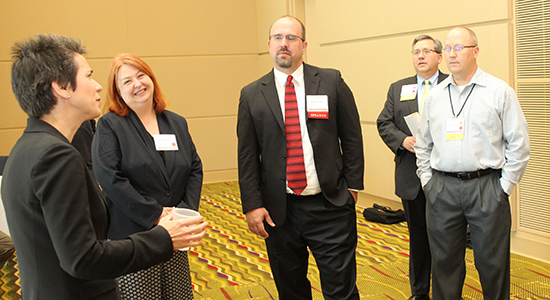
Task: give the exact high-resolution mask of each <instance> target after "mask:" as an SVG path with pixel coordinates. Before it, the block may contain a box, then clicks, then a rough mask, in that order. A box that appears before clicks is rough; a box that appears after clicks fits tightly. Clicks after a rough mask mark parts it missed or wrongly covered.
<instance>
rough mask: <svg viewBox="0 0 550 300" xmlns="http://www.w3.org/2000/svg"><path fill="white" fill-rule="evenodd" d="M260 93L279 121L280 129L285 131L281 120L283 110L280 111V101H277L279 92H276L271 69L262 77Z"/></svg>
mask: <svg viewBox="0 0 550 300" xmlns="http://www.w3.org/2000/svg"><path fill="white" fill-rule="evenodd" d="M262 85H263V87H262V94H263V96H264V99H265V101H266V102H267V105H268V106H269V108H270V109H271V112H272V113H273V116H274V117H275V119H276V120H277V123H279V126H280V127H281V130H282V131H283V132H284V131H285V123H284V120H283V112H282V111H281V103H280V102H279V94H278V93H277V87H276V86H275V85H276V83H275V75H274V74H273V70H272V71H271V72H269V73H268V74H267V75H266V76H264V77H263V78H262Z"/></svg>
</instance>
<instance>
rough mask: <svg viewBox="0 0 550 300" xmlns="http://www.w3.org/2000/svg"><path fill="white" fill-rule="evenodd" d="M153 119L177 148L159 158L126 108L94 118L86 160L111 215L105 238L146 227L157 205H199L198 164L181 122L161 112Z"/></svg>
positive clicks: (154, 218)
mask: <svg viewBox="0 0 550 300" xmlns="http://www.w3.org/2000/svg"><path fill="white" fill-rule="evenodd" d="M157 122H158V124H159V130H160V133H162V134H175V136H176V139H177V143H178V149H179V150H178V151H164V159H163V156H161V154H159V152H158V151H156V149H155V144H154V141H153V138H152V136H151V135H150V134H149V132H147V130H146V129H145V127H144V126H143V124H142V123H141V121H140V120H139V117H138V116H137V115H136V113H134V112H133V111H132V110H130V113H129V115H128V116H125V117H121V116H118V115H117V114H115V113H113V112H111V113H108V114H106V115H104V116H103V117H101V118H100V119H99V120H98V122H97V129H96V134H95V136H94V141H93V143H92V161H93V164H94V172H95V174H96V177H97V180H98V181H99V184H100V185H101V187H102V188H103V191H104V193H105V196H106V199H107V204H108V206H109V211H110V213H111V226H110V228H109V238H110V239H117V240H118V239H124V238H126V237H127V236H128V235H130V234H132V233H135V232H140V231H144V230H148V229H150V228H152V227H153V226H154V225H155V222H156V221H157V220H158V218H159V217H160V215H161V213H162V209H163V207H174V206H177V207H186V208H191V209H194V210H198V209H199V201H200V193H201V187H202V163H201V160H200V158H199V155H198V154H197V151H196V149H195V144H193V141H192V140H191V136H190V135H189V131H188V128H187V121H185V119H184V118H183V117H182V116H179V115H177V114H175V113H173V112H170V111H166V110H165V111H164V112H162V113H160V114H158V115H157Z"/></svg>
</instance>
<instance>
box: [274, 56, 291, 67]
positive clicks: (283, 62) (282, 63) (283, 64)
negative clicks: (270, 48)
mask: <svg viewBox="0 0 550 300" xmlns="http://www.w3.org/2000/svg"><path fill="white" fill-rule="evenodd" d="M275 62H276V63H277V65H278V66H279V67H281V68H285V69H288V68H290V67H292V58H289V59H288V60H281V59H279V58H277V59H276V61H275Z"/></svg>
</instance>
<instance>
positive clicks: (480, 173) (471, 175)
mask: <svg viewBox="0 0 550 300" xmlns="http://www.w3.org/2000/svg"><path fill="white" fill-rule="evenodd" d="M496 171H500V169H484V170H477V171H474V172H457V173H454V172H443V171H437V172H439V173H443V174H444V175H445V176H450V177H454V178H458V179H459V180H468V179H474V178H479V177H482V176H485V175H488V174H491V173H493V172H496Z"/></svg>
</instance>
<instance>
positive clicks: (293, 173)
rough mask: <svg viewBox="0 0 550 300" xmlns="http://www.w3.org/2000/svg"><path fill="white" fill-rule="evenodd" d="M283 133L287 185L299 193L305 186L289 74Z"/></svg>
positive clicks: (295, 108) (301, 153) (298, 128)
mask: <svg viewBox="0 0 550 300" xmlns="http://www.w3.org/2000/svg"><path fill="white" fill-rule="evenodd" d="M285 135H286V178H287V181H288V187H289V188H290V189H291V190H293V191H294V193H296V195H300V194H301V193H302V191H304V189H305V188H306V186H307V177H306V166H305V164H304V150H303V149H302V132H301V130H300V115H299V112H298V102H297V101H296V92H295V91H294V84H293V83H292V76H291V75H289V76H288V79H287V80H286V87H285Z"/></svg>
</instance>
